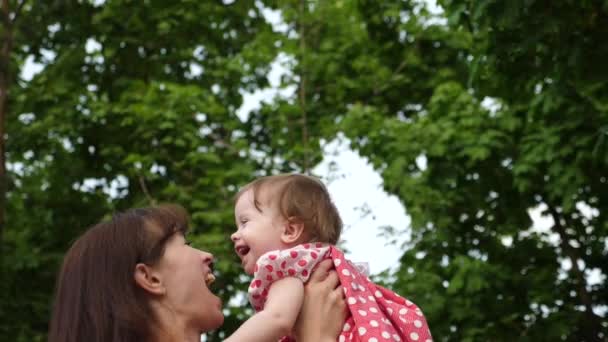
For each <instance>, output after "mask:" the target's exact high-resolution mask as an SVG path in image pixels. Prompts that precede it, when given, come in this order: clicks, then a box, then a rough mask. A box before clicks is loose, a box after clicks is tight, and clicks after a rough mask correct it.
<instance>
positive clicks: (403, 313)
mask: <svg viewBox="0 0 608 342" xmlns="http://www.w3.org/2000/svg"><path fill="white" fill-rule="evenodd" d="M406 313H407V309H406V308H403V309H401V310H399V314H400V315H405V314H406Z"/></svg>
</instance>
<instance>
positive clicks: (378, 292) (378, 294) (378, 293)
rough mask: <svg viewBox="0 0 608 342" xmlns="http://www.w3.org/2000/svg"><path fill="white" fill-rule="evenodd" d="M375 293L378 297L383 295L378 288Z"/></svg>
mask: <svg viewBox="0 0 608 342" xmlns="http://www.w3.org/2000/svg"><path fill="white" fill-rule="evenodd" d="M374 295H375V296H376V297H378V298H381V297H382V293H381V292H380V291H378V290H376V292H375V293H374Z"/></svg>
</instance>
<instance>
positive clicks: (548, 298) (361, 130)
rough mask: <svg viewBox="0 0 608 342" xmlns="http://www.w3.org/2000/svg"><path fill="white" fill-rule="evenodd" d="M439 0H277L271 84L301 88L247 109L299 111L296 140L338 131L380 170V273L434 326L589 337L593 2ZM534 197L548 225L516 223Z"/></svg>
mask: <svg viewBox="0 0 608 342" xmlns="http://www.w3.org/2000/svg"><path fill="white" fill-rule="evenodd" d="M442 5H443V6H444V11H445V12H444V14H443V15H440V16H439V17H437V16H434V15H432V14H431V13H430V12H429V11H428V10H427V9H426V8H425V7H424V5H423V4H421V3H418V2H413V1H411V2H410V1H399V2H398V1H394V2H393V1H383V2H377V1H364V0H361V1H356V2H355V1H352V2H351V1H336V2H306V5H305V6H301V5H300V6H294V4H293V3H292V2H281V3H280V6H279V7H280V8H281V10H282V13H283V15H284V20H285V22H286V25H287V27H288V28H289V29H288V32H286V35H287V37H288V39H287V43H286V44H285V45H284V46H285V48H284V51H285V52H286V53H287V54H289V55H291V56H293V58H294V62H293V64H294V65H295V67H294V68H293V75H292V76H291V78H290V79H287V80H286V82H288V83H289V82H291V84H293V85H295V86H296V89H297V90H296V93H297V94H299V95H300V96H302V94H304V95H303V100H302V98H299V99H298V102H296V101H295V98H294V99H287V100H281V101H276V102H275V103H274V104H273V105H271V106H268V107H267V109H266V110H268V112H264V110H262V111H260V113H258V114H259V117H260V118H262V119H263V118H266V119H267V120H268V121H267V122H270V120H271V119H270V118H271V116H270V113H272V111H271V110H272V109H274V110H277V111H281V112H286V111H285V108H286V107H285V106H294V105H299V106H302V107H305V112H306V121H305V122H306V125H307V127H308V129H307V131H308V132H309V133H310V132H313V137H311V136H310V135H309V136H308V139H314V138H316V139H320V138H326V139H331V138H333V137H335V134H336V132H339V131H343V132H344V133H345V134H346V136H347V137H348V138H349V139H350V141H351V146H352V147H353V148H354V149H356V150H357V151H358V152H359V153H360V154H361V155H362V156H364V157H367V158H368V159H369V160H370V161H371V162H372V164H373V165H374V167H375V168H376V169H377V170H378V171H379V172H380V173H381V175H382V177H383V179H384V187H385V190H386V191H387V192H389V193H391V194H395V195H397V196H398V197H399V198H400V199H401V200H402V202H403V203H404V205H405V207H406V208H407V211H408V213H409V214H410V215H411V217H412V227H411V228H412V240H411V241H410V243H409V244H408V246H407V251H406V252H405V253H404V256H403V258H402V260H401V262H402V264H401V267H400V269H399V271H397V272H396V273H395V274H394V275H393V276H394V277H395V278H396V281H395V282H394V283H392V284H391V286H393V287H394V288H395V289H396V290H398V291H399V292H401V293H402V294H404V295H406V296H408V297H410V298H411V299H412V300H413V301H414V302H417V303H418V304H419V305H420V306H421V307H422V308H423V310H424V311H425V313H426V315H427V318H428V319H429V322H430V326H431V330H432V331H433V333H434V335H435V337H436V338H437V339H439V340H457V341H460V340H465V341H466V340H469V341H473V340H475V341H476V340H505V341H506V340H513V339H517V340H530V341H534V340H539V339H543V340H545V339H550V340H551V339H562V340H571V341H579V340H585V341H595V340H601V339H603V338H605V337H606V335H605V331H606V329H607V328H608V327H607V326H606V320H605V315H606V313H605V310H604V311H602V310H603V309H602V307H604V308H605V306H606V302H607V293H608V292H607V288H606V283H605V281H604V280H602V279H604V277H605V275H606V274H608V270H607V269H606V267H607V266H606V263H605V262H604V261H605V260H606V250H605V243H606V238H605V237H606V233H607V231H606V229H607V224H606V218H605V215H606V214H605V212H606V206H607V205H608V203H607V202H606V197H605V195H604V194H605V193H606V191H605V190H606V178H605V177H604V176H603V175H604V174H605V173H606V168H607V164H606V162H607V159H606V145H605V127H604V126H605V123H606V119H607V108H608V107H607V106H606V94H608V93H607V92H606V81H605V79H606V77H605V76H606V66H605V63H603V62H602V59H601V57H602V56H605V55H606V44H605V42H604V39H605V38H604V37H606V35H605V33H606V32H605V30H606V28H605V27H603V26H602V27H600V26H599V23H601V22H604V21H605V20H606V18H607V16H608V13H607V9H606V8H605V7H602V6H601V4H599V3H597V2H576V3H575V2H563V3H560V4H555V3H550V4H549V3H545V2H541V1H512V2H508V3H507V2H495V1H475V2H473V1H456V0H453V1H444V2H442ZM539 13H542V14H543V15H539ZM302 40H304V41H305V42H304V43H302ZM304 80H305V82H304ZM290 100H291V101H290ZM273 106H275V107H273ZM281 109H282V110H281ZM303 111H304V110H303V109H302V108H300V111H299V112H303ZM292 112H297V111H292ZM260 120H261V119H260ZM317 124H318V126H314V125H317ZM312 127H316V128H315V129H312ZM286 131H290V130H286ZM286 131H285V132H284V133H286ZM294 133H295V132H294ZM282 134H283V132H282V133H280V134H275V135H274V136H275V138H274V139H276V140H274V141H276V142H279V141H281V140H280V139H281V138H282ZM286 134H287V133H286ZM271 139H272V138H271ZM284 140H285V139H283V141H284ZM292 141H298V139H294V140H292ZM283 146H287V147H285V149H286V150H293V149H290V148H289V146H294V145H293V144H291V145H290V144H289V143H287V145H285V143H284V144H283ZM534 208H539V209H540V210H542V212H543V214H544V215H547V216H548V217H549V218H550V219H551V220H552V221H553V223H552V224H551V227H550V228H549V229H548V230H547V231H538V230H536V229H532V228H531V226H532V221H531V218H530V210H531V209H534ZM591 273H595V274H599V275H600V277H599V278H600V280H599V281H593V282H592V279H591V278H590V277H589V275H590V274H591Z"/></svg>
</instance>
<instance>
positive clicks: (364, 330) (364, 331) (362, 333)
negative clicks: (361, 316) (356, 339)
mask: <svg viewBox="0 0 608 342" xmlns="http://www.w3.org/2000/svg"><path fill="white" fill-rule="evenodd" d="M366 332H367V329H365V328H364V327H361V328H359V335H361V336H363V335H365V333H366Z"/></svg>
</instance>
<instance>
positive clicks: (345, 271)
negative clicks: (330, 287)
mask: <svg viewBox="0 0 608 342" xmlns="http://www.w3.org/2000/svg"><path fill="white" fill-rule="evenodd" d="M342 274H344V275H345V276H349V275H350V272H349V271H348V270H347V269H346V268H345V269H343V270H342Z"/></svg>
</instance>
